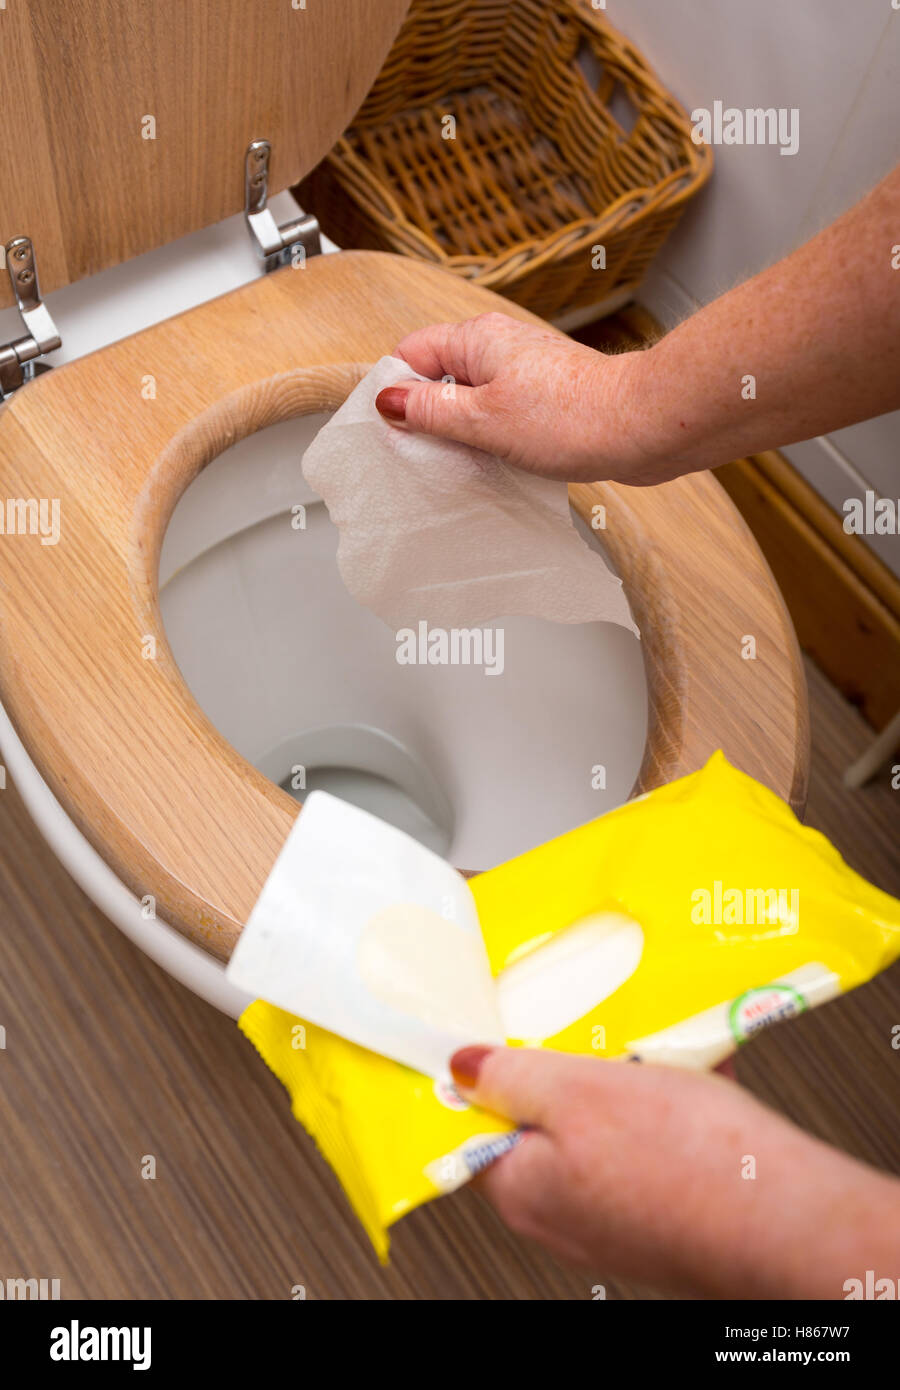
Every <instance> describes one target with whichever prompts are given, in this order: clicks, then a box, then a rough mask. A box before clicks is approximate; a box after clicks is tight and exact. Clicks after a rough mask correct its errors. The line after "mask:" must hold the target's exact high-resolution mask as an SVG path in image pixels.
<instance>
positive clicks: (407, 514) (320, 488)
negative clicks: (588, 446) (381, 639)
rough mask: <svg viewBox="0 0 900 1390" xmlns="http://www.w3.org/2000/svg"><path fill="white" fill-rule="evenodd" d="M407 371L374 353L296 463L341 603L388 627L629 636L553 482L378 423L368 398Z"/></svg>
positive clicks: (615, 594) (624, 615)
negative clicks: (574, 627)
mask: <svg viewBox="0 0 900 1390" xmlns="http://www.w3.org/2000/svg"><path fill="white" fill-rule="evenodd" d="M417 375H418V374H417V373H416V372H414V371H413V370H412V368H411V367H410V366H409V365H408V364H407V363H406V362H403V361H401V360H400V359H398V358H396V357H383V358H382V359H381V361H380V362H378V363H376V365H375V366H374V367H373V368H372V370H371V371H370V372H369V373H368V375H367V376H365V377H364V378H363V380H362V381H361V382H360V383H359V385H358V386H357V387H356V389H355V390H354V391H353V392H352V393H351V395H350V396H349V397H348V398H347V400H346V401H345V403H344V404H343V406H342V407H341V408H340V410H338V411H337V413H336V414H335V415H334V416H333V417H332V419H331V420H329V422H328V424H327V425H325V427H324V428H323V429H322V430H321V431H320V432H319V434H318V435H317V436H316V438H315V439H314V440H313V442H312V444H311V445H310V446H309V448H308V449H307V451H306V454H305V456H304V459H303V475H304V477H305V478H306V481H307V482H308V483H309V485H310V487H311V488H313V489H314V490H315V492H317V493H318V494H319V496H320V497H321V498H322V500H323V501H324V502H325V505H326V506H327V508H328V512H329V515H330V516H331V519H332V521H333V522H334V524H335V526H337V528H338V531H339V532H340V544H339V547H338V566H339V568H340V572H341V577H342V579H343V581H344V583H345V584H346V586H347V588H348V589H349V591H350V593H351V594H352V595H353V597H354V598H355V599H357V600H358V602H359V603H361V604H363V605H364V606H365V607H367V608H371V609H373V610H374V611H375V612H376V613H377V614H378V615H379V617H381V618H383V619H384V621H385V622H386V623H388V624H389V625H390V626H391V627H392V628H393V629H394V630H395V631H397V630H398V629H399V628H407V627H408V628H415V627H416V625H417V624H418V623H419V622H420V621H425V622H427V623H429V624H432V625H434V626H436V627H443V628H453V627H466V626H468V625H470V624H477V623H485V622H489V621H490V620H491V619H493V618H511V617H515V616H517V615H530V616H532V617H538V618H546V619H549V620H550V621H553V622H559V623H588V622H596V621H601V622H613V623H619V624H621V626H623V627H627V628H628V629H630V631H632V632H634V633H635V634H637V628H636V627H635V625H634V622H633V621H632V618H631V613H630V611H629V608H628V601H627V599H626V598H625V594H624V591H623V589H622V584H621V581H620V580H618V579H617V578H616V577H615V575H613V574H612V573H611V572H610V570H609V569H607V567H606V565H605V564H604V561H603V558H602V556H600V555H599V554H597V553H596V552H595V551H594V550H592V549H591V548H590V546H588V545H587V544H586V542H585V541H584V540H582V538H581V536H579V534H578V532H577V531H576V529H575V526H574V524H573V522H572V517H571V513H570V511H569V500H568V490H567V487H566V484H565V483H563V482H555V481H553V480H552V479H548V478H539V477H536V476H535V475H533V474H530V473H524V472H522V471H521V470H520V469H517V468H512V467H510V466H509V465H507V464H505V463H503V462H502V461H501V460H500V459H498V458H495V457H494V456H493V455H491V454H486V453H483V452H482V451H481V450H479V449H471V448H469V447H467V446H466V445H463V444H457V443H455V442H452V441H449V440H443V439H437V438H434V437H432V436H430V435H425V434H417V433H413V432H412V431H408V430H403V429H397V428H395V427H394V426H392V425H389V424H388V423H387V422H386V421H385V420H382V418H381V416H380V415H379V414H378V412H377V410H376V409H375V397H376V396H377V395H378V393H379V391H381V390H383V389H384V388H385V387H386V386H394V385H396V384H397V383H398V382H400V381H409V380H410V379H412V378H415V377H417ZM418 379H419V380H425V378H424V377H419V378H418ZM447 389H448V390H452V389H453V388H452V386H449V385H448V387H447Z"/></svg>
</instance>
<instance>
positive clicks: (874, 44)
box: [606, 0, 900, 574]
mask: <svg viewBox="0 0 900 1390" xmlns="http://www.w3.org/2000/svg"><path fill="white" fill-rule="evenodd" d="M895 3H897V4H898V5H900V0H895ZM606 15H607V18H608V19H609V20H610V22H611V23H612V24H613V25H615V26H616V27H617V28H619V29H621V30H622V32H623V33H625V34H627V35H628V36H629V37H630V38H631V39H633V40H634V41H635V43H637V45H638V46H639V47H640V48H641V50H642V51H643V52H644V54H645V55H646V56H647V58H648V59H649V60H650V62H651V63H652V64H653V66H654V67H655V68H656V70H657V72H658V73H659V74H660V76H661V78H662V79H663V81H664V82H665V84H666V85H667V86H668V87H669V88H670V89H671V90H672V91H673V92H674V93H675V95H676V96H677V97H678V98H679V100H680V101H681V102H682V104H683V105H684V106H686V107H687V109H688V110H689V111H690V110H692V109H694V108H696V107H707V108H712V106H713V102H714V101H715V100H716V99H719V100H721V101H722V102H723V103H724V104H725V105H726V106H736V107H739V108H742V109H744V108H747V107H775V108H776V109H777V108H779V107H786V108H791V107H797V108H798V109H799V112H800V117H799V136H800V138H799V149H798V151H797V153H796V154H794V155H781V154H780V153H779V151H778V149H777V148H773V147H771V146H750V145H727V146H726V145H719V146H717V147H716V151H715V154H716V169H715V173H714V175H713V179H712V182H711V184H710V185H709V186H708V188H707V190H706V191H705V192H704V193H703V194H701V195H700V197H699V198H698V200H697V202H696V204H695V205H694V206H693V207H692V208H690V209H689V210H688V212H687V213H686V215H685V217H684V219H683V221H682V223H681V225H680V226H679V228H678V229H677V231H676V232H675V234H674V236H673V237H672V239H671V240H670V242H669V243H668V244H667V245H666V247H665V249H664V250H663V252H662V254H661V256H660V258H659V261H658V263H657V268H656V269H655V271H654V273H653V275H652V276H651V278H650V280H649V281H648V283H647V286H646V292H645V293H644V295H643V298H644V299H645V301H646V302H647V304H648V306H649V307H650V308H651V309H653V310H654V311H655V312H656V313H658V314H659V315H660V316H661V317H662V318H663V319H664V320H665V319H667V318H670V317H671V316H673V315H675V316H678V315H681V314H683V313H685V312H689V311H690V309H691V308H692V307H694V306H695V305H696V304H698V303H703V302H705V301H706V300H708V299H711V298H713V297H714V296H715V295H716V294H718V293H720V292H721V291H722V290H724V289H727V288H728V287H729V286H730V285H732V284H734V283H736V282H737V281H739V280H741V279H743V278H745V277H746V276H747V275H748V274H752V273H753V272H755V271H757V270H760V269H762V267H763V266H765V265H767V264H768V263H769V262H771V261H772V260H775V259H777V258H778V257H779V256H781V255H783V254H785V253H786V252H787V251H789V250H791V248H792V247H794V246H796V245H798V244H799V243H800V242H802V241H804V240H806V239H807V238H808V237H809V236H811V235H813V233H815V232H816V231H818V230H819V228H821V227H822V226H824V225H825V224H826V223H827V222H829V221H830V220H831V219H832V218H834V217H835V216H837V214H838V213H840V212H842V211H843V210H844V209H845V208H847V207H849V206H850V205H851V204H852V203H853V202H855V201H856V200H857V199H858V198H859V197H861V196H862V194H863V193H865V192H866V191H867V190H868V189H869V188H870V187H872V185H873V184H875V183H876V182H877V181H878V179H879V178H881V177H882V176H883V175H884V174H886V173H887V172H888V170H889V169H890V168H891V167H892V166H893V165H894V164H896V163H897V162H900V8H897V9H895V8H893V5H892V0H682V3H675V0H606ZM894 240H895V241H896V242H900V221H898V227H897V233H896V237H895V238H894ZM897 274H898V293H900V271H898V272H897ZM784 452H785V453H786V454H787V456H788V457H789V458H790V459H791V461H792V462H793V463H794V464H795V466H796V467H797V468H798V469H799V470H800V472H801V473H803V474H804V476H805V477H807V478H808V479H809V481H810V482H811V483H812V484H813V485H814V486H815V487H816V488H817V490H818V491H819V492H820V493H821V494H822V496H824V497H825V498H826V499H827V500H828V501H829V502H830V503H831V504H832V506H834V507H836V508H837V509H838V510H840V509H841V507H842V504H843V502H844V500H845V499H846V498H848V497H856V496H860V495H861V492H862V491H863V490H865V489H866V488H872V489H873V490H874V491H875V492H876V493H878V494H880V495H881V496H885V497H891V498H893V499H894V501H895V503H896V501H897V499H898V498H900V411H897V412H894V413H892V414H890V415H885V416H882V417H880V418H879V419H877V420H872V421H869V422H868V423H866V424H861V425H854V426H853V427H852V428H850V429H846V430H840V431H837V432H836V433H835V434H834V435H832V436H830V437H828V438H827V439H817V440H813V441H810V442H809V443H805V444H801V445H798V446H795V447H793V446H792V447H790V448H787V449H785V450H784ZM867 539H868V540H869V544H871V545H872V547H873V548H874V549H875V550H876V551H877V552H878V554H880V555H881V556H882V558H883V559H884V560H885V561H886V563H887V564H889V565H890V566H891V567H892V568H893V569H894V570H895V571H896V572H897V573H898V574H900V540H898V538H897V537H896V536H873V537H869V538H867Z"/></svg>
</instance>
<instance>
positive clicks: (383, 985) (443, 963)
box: [227, 792, 505, 1078]
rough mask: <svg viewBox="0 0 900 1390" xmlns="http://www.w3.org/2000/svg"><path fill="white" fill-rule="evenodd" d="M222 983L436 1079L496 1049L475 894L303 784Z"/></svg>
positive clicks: (411, 847)
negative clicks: (477, 1051) (455, 1062)
mask: <svg viewBox="0 0 900 1390" xmlns="http://www.w3.org/2000/svg"><path fill="white" fill-rule="evenodd" d="M227 974H228V978H229V979H230V980H231V981H232V983H233V984H235V985H237V986H238V987H239V988H240V989H243V990H246V991H247V992H248V993H249V994H258V995H259V996H260V998H263V999H266V1000H267V1001H268V1002H269V1003H270V1004H277V1005H279V1006H280V1007H281V1008H283V1009H289V1010H290V1011H291V1013H294V1014H299V1015H300V1016H301V1017H303V1018H304V1019H306V1020H307V1021H308V1022H310V1023H315V1024H317V1025H319V1026H320V1027H322V1028H328V1029H329V1030H330V1031H331V1032H333V1033H339V1034H340V1035H341V1037H343V1038H347V1039H349V1041H350V1042H354V1043H359V1044H361V1045H362V1046H363V1047H367V1048H370V1049H372V1050H373V1051H375V1052H380V1053H382V1054H383V1055H384V1056H385V1057H390V1058H391V1059H392V1060H393V1061H395V1062H403V1063H405V1064H406V1065H407V1066H411V1067H417V1068H418V1069H419V1070H420V1071H425V1072H429V1073H431V1074H432V1075H434V1076H446V1077H448V1078H449V1066H448V1064H449V1060H450V1057H451V1056H452V1055H453V1053H454V1052H455V1051H456V1049H457V1048H458V1047H463V1046H464V1045H465V1044H466V1043H467V1042H471V1041H472V1039H473V1038H480V1037H483V1038H484V1039H485V1040H486V1041H487V1042H495V1043H501V1042H503V1040H504V1037H505V1034H504V1032H503V1029H502V1027H501V1024H500V1015H499V1013H498V1010H497V1002H496V991H495V989H494V984H493V980H492V978H491V972H490V967H489V965H488V958H487V952H486V950H485V945H484V938H483V937H482V934H481V928H480V926H479V923H478V913H477V912H476V910H475V902H474V899H473V897H472V894H471V892H470V891H469V887H468V884H467V883H466V881H465V879H464V878H463V876H462V874H460V873H457V871H456V869H453V868H451V866H450V865H449V864H448V863H447V862H446V860H444V859H441V857H440V856H439V855H437V854H435V853H433V851H432V850H429V849H426V848H425V846H424V845H420V844H419V842H418V841H417V840H414V839H412V837H411V836H409V835H405V834H404V833H403V832H402V831H400V830H395V829H394V827H393V826H391V825H388V824H387V822H386V821H383V820H379V818H378V817H377V816H373V815H370V814H369V812H368V811H361V810H360V809H359V808H358V807H356V806H351V805H350V803H349V802H347V801H341V800H340V799H339V798H338V797H336V796H331V795H329V793H328V792H312V793H311V795H310V796H309V797H308V798H307V800H306V802H305V803H304V806H303V810H302V811H301V812H300V815H299V816H298V818H297V820H296V821H295V822H294V826H293V829H292V831H291V833H290V835H289V836H288V838H287V840H286V842H285V844H284V847H283V848H282V851H281V853H280V855H279V856H278V859H277V860H276V862H275V865H274V867H273V869H272V871H271V873H270V874H269V877H268V879H267V880H266V882H265V884H264V886H263V890H262V893H261V894H260V896H259V899H258V900H257V903H256V906H255V907H254V909H253V911H252V913H251V914H250V920H249V921H248V923H247V925H246V927H245V928H244V930H243V932H242V933H241V936H240V940H239V941H238V944H237V946H236V947H235V949H234V952H233V954H232V957H231V960H230V962H229V964H228V970H227Z"/></svg>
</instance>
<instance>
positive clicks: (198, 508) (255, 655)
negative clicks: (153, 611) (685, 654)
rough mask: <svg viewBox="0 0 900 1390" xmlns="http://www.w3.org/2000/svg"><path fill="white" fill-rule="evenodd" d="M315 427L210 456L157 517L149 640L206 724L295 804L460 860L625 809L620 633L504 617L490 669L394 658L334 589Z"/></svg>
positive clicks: (377, 630) (635, 666)
mask: <svg viewBox="0 0 900 1390" xmlns="http://www.w3.org/2000/svg"><path fill="white" fill-rule="evenodd" d="M326 418H327V416H323V415H313V416H305V417H297V418H295V419H294V420H291V421H286V422H283V423H281V424H279V425H275V426H272V427H271V428H269V429H267V430H264V431H262V432H261V433H259V434H255V435H253V436H251V437H250V438H248V439H245V440H243V441H241V443H240V444H238V445H235V446H234V447H233V448H231V449H229V450H227V451H226V452H225V453H224V454H222V455H220V456H219V457H218V458H216V459H215V460H214V461H213V462H212V463H211V464H210V465H209V466H208V467H207V468H206V469H205V470H204V471H203V472H202V473H201V474H200V475H199V476H198V477H197V478H196V479H195V481H194V482H193V483H192V485H191V486H190V488H189V489H188V490H187V492H186V493H185V494H184V495H183V496H182V498H181V500H180V502H179V504H178V506H177V507H176V509H175V512H174V513H173V516H172V519H171V521H170V523H169V527H168V530H167V533H166V538H165V541H164V543H163V548H162V554H161V559H160V597H161V606H162V615H163V620H164V623H165V629H166V635H167V638H168V640H169V644H170V646H171V649H172V652H173V655H174V657H175V660H176V661H177V663H178V665H179V667H180V670H181V673H182V675H183V676H184V679H185V680H186V682H187V685H188V687H189V688H190V690H191V692H192V693H193V695H194V697H195V698H196V700H197V701H198V703H199V704H200V705H201V707H202V708H203V709H204V710H205V712H206V713H207V714H208V716H209V717H210V719H211V720H212V722H213V724H214V725H215V726H216V728H217V729H218V730H219V731H220V732H221V733H222V735H223V736H224V737H225V738H227V739H228V741H229V743H231V744H232V745H233V746H234V747H235V748H236V749H237V750H238V752H239V753H241V754H242V756H243V757H245V758H246V759H247V760H248V762H250V763H252V764H253V766H254V767H256V768H258V769H259V770H260V771H261V772H263V773H264V774H265V775H266V776H268V777H269V778H271V779H272V780H273V781H275V782H277V783H279V784H280V785H282V786H284V787H285V788H286V789H288V790H290V791H292V792H293V793H294V794H295V795H296V796H297V798H298V800H302V799H303V796H304V795H305V794H306V793H308V792H309V791H311V790H313V789H315V788H317V787H322V788H324V789H326V790H329V791H332V792H334V793H335V794H337V795H340V796H343V797H345V798H346V799H348V800H351V801H355V802H356V803H357V804H359V805H361V806H363V807H364V808H365V809H368V810H372V811H374V812H375V813H377V814H379V815H381V816H383V817H384V818H385V819H387V820H389V821H391V822H392V823H393V824H395V825H398V826H399V827H400V828H401V829H404V830H407V831H408V832H409V833H411V834H413V835H415V836H416V837H417V838H420V839H421V840H422V841H423V843H426V844H428V845H429V846H430V847H431V848H433V849H435V850H437V851H438V852H440V853H442V854H445V855H446V856H447V857H448V858H449V859H450V860H451V862H453V863H454V864H457V865H460V866H462V867H464V868H466V869H483V868H488V867H490V866H491V865H493V864H496V863H499V862H501V861H502V860H503V859H507V858H510V857H512V856H513V855H515V854H519V853H522V852H524V851H525V850H526V849H529V848H531V847H532V846H533V845H535V844H537V843H540V842H541V841H542V840H546V839H550V838H552V837H553V836H554V835H558V834H562V833H563V832H564V831H566V830H569V829H571V828H572V827H573V826H574V825H577V824H581V823H583V822H584V821H587V820H590V819H592V818H593V817H594V816H597V815H600V814H602V813H603V811H605V810H607V809H609V808H610V807H611V806H614V805H618V804H619V803H620V802H622V801H623V800H625V798H626V797H627V796H628V794H629V792H630V790H631V788H632V786H633V785H634V782H635V780H636V778H637V775H638V771H639V769H640V765H641V760H642V756H643V751H644V747H645V743H646V728H647V693H646V680H645V673H644V664H643V658H642V655H641V651H640V644H639V642H638V641H637V639H636V638H635V637H634V636H633V635H632V634H631V633H630V632H627V631H625V630H624V629H621V628H618V627H616V626H614V625H612V624H606V623H591V624H586V625H566V624H554V623H548V622H545V621H543V620H541V619H537V618H533V619H529V618H523V617H517V618H512V619H505V620H498V621H497V622H496V623H494V624H491V625H490V626H491V627H493V628H494V629H495V630H499V631H502V636H503V646H502V664H501V666H500V669H497V666H496V661H495V668H494V671H493V673H490V672H489V670H488V668H487V667H486V666H485V665H468V666H466V665H459V666H433V665H401V664H398V662H397V659H396V655H397V643H396V640H395V637H394V634H393V633H392V632H391V630H390V629H389V628H388V627H387V626H386V625H385V624H384V623H383V622H381V620H380V619H378V618H377V617H376V616H375V615H374V614H372V613H371V612H369V611H368V610H367V609H365V608H363V607H361V606H360V605H359V604H358V603H357V602H356V601H355V600H354V599H352V598H351V597H350V595H349V594H348V593H347V592H346V590H345V589H344V586H343V584H342V582H341V579H340V575H339V573H338V569H337V562H336V557H335V551H336V546H337V532H336V530H335V528H334V527H333V526H332V524H331V522H330V521H329V519H328V515H327V512H326V511H325V509H324V506H323V505H322V503H321V502H320V501H319V500H318V499H317V498H316V496H315V494H314V493H312V492H311V491H310V489H309V488H308V486H307V485H306V484H305V482H304V480H303V478H302V475H301V472H300V459H301V457H302V454H303V451H304V449H305V447H306V446H307V444H308V443H309V442H310V441H311V440H312V438H313V437H314V435H315V433H316V432H317V430H318V428H319V427H320V426H321V425H322V423H324V420H325V419H326ZM301 509H302V510H301ZM298 523H302V524H298ZM583 534H584V535H585V536H586V539H587V540H588V543H591V544H593V545H594V546H596V547H597V549H601V547H600V542H599V540H598V538H597V535H596V533H592V532H591V531H590V530H589V529H588V528H584V531H583ZM495 656H496V651H495Z"/></svg>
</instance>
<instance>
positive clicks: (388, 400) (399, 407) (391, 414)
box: [375, 386, 409, 425]
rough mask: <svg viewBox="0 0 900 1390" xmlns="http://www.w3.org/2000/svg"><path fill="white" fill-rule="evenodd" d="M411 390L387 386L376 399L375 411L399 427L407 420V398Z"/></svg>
mask: <svg viewBox="0 0 900 1390" xmlns="http://www.w3.org/2000/svg"><path fill="white" fill-rule="evenodd" d="M408 395H409V390H408V388H407V387H405V386H386V387H385V388H384V390H383V391H379V392H378V395H377V396H376V397H375V409H376V410H377V411H378V414H379V415H383V416H384V418H385V420H390V422H391V424H393V425H399V424H402V422H403V421H404V420H405V419H406V398H407V396H408Z"/></svg>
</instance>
